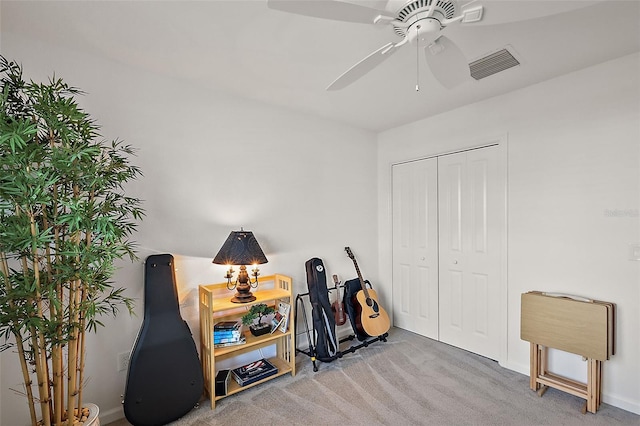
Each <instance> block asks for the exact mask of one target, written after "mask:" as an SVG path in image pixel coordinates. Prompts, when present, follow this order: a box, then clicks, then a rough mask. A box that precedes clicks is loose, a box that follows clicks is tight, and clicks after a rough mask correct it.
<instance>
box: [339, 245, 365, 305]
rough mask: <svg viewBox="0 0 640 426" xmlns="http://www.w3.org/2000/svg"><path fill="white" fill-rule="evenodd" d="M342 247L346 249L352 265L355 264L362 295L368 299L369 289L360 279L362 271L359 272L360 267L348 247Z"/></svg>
mask: <svg viewBox="0 0 640 426" xmlns="http://www.w3.org/2000/svg"><path fill="white" fill-rule="evenodd" d="M344 249H345V250H346V252H347V254H348V255H349V257H350V258H351V261H352V262H353V266H355V268H356V273H357V274H358V279H359V280H360V287H362V291H364V295H365V297H366V298H367V299H368V298H369V291H368V290H367V285H366V284H365V282H364V279H362V273H361V272H360V268H359V267H358V262H356V257H355V256H354V255H353V253H352V252H351V249H350V248H349V247H345V248H344Z"/></svg>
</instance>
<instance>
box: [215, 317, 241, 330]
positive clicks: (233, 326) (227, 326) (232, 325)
mask: <svg viewBox="0 0 640 426" xmlns="http://www.w3.org/2000/svg"><path fill="white" fill-rule="evenodd" d="M241 327H242V318H238V319H237V320H232V321H220V322H218V323H216V324H214V326H213V330H214V331H222V330H228V331H233V330H239V329H240V328H241Z"/></svg>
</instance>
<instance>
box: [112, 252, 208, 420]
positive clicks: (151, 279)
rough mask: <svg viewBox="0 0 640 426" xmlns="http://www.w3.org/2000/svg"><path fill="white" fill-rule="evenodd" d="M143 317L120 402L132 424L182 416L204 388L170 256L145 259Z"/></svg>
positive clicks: (196, 401)
mask: <svg viewBox="0 0 640 426" xmlns="http://www.w3.org/2000/svg"><path fill="white" fill-rule="evenodd" d="M144 272H145V274H144V319H143V321H142V327H141V328H140V332H139V333H138V338H137V339H136V343H135V345H134V347H133V351H132V353H131V358H130V362H129V370H128V372H127V384H126V390H125V395H124V400H123V405H124V415H125V417H126V418H127V421H129V423H131V424H133V425H134V426H154V425H164V424H167V423H169V422H172V421H174V420H177V419H179V418H180V417H182V416H184V415H185V414H187V413H188V412H189V411H191V409H193V408H194V407H195V405H196V404H197V403H198V401H199V400H200V397H201V395H202V392H203V390H204V378H203V375H202V367H201V366H200V360H199V359H198V352H197V351H196V345H195V342H194V341H193V337H192V336H191V331H190V330H189V326H188V325H187V323H186V322H185V321H184V320H183V319H182V316H181V315H180V308H179V305H178V292H177V290H176V280H175V272H174V268H173V256H171V255H170V254H160V255H152V256H149V257H147V260H146V262H145V268H144Z"/></svg>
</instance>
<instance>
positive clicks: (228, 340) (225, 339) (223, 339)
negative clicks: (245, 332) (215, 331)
mask: <svg viewBox="0 0 640 426" xmlns="http://www.w3.org/2000/svg"><path fill="white" fill-rule="evenodd" d="M240 339H242V336H234V337H216V336H215V335H214V337H213V343H214V344H216V345H217V344H218V343H234V342H239V341H240Z"/></svg>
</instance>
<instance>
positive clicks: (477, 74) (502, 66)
mask: <svg viewBox="0 0 640 426" xmlns="http://www.w3.org/2000/svg"><path fill="white" fill-rule="evenodd" d="M516 65H520V62H518V60H517V59H516V58H515V57H514V56H513V55H512V54H511V52H509V51H508V50H507V49H502V50H498V51H497V52H494V53H492V54H490V55H488V56H485V57H484V58H480V59H478V60H477V61H473V62H471V63H470V64H469V69H470V70H471V77H473V78H475V79H476V80H480V79H482V78H485V77H489V76H490V75H493V74H496V73H499V72H500V71H504V70H506V69H509V68H512V67H515V66H516Z"/></svg>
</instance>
